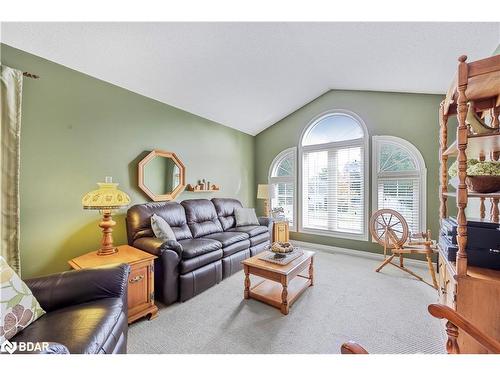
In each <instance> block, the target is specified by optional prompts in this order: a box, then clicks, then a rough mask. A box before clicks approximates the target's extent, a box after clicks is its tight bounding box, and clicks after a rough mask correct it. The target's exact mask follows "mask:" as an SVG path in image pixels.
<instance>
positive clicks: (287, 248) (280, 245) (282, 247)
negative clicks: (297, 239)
mask: <svg viewBox="0 0 500 375" xmlns="http://www.w3.org/2000/svg"><path fill="white" fill-rule="evenodd" d="M271 251H272V252H273V253H278V254H286V253H291V252H292V251H293V245H292V244H291V243H290V242H275V243H273V244H272V246H271Z"/></svg>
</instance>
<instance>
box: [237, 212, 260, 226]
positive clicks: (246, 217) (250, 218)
mask: <svg viewBox="0 0 500 375" xmlns="http://www.w3.org/2000/svg"><path fill="white" fill-rule="evenodd" d="M234 217H235V219H236V226H237V227H245V226H248V225H259V219H257V214H256V213H255V208H237V209H235V210H234Z"/></svg>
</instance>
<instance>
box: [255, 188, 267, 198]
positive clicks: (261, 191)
mask: <svg viewBox="0 0 500 375" xmlns="http://www.w3.org/2000/svg"><path fill="white" fill-rule="evenodd" d="M268 198H269V185H267V184H259V185H257V199H268Z"/></svg>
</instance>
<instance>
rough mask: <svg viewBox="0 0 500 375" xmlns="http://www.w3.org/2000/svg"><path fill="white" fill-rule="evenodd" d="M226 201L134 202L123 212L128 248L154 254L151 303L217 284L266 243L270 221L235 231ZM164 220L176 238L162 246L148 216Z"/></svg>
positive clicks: (170, 300) (231, 202) (232, 201)
mask: <svg viewBox="0 0 500 375" xmlns="http://www.w3.org/2000/svg"><path fill="white" fill-rule="evenodd" d="M238 207H242V204H241V203H240V201H238V200H236V199H230V198H214V199H212V200H208V199H188V200H184V201H182V202H180V203H178V202H154V203H145V204H138V205H135V206H132V207H130V208H129V210H128V212H127V235H128V243H129V245H131V246H134V247H137V248H139V249H141V250H144V251H147V252H149V253H151V254H154V255H157V256H158V259H156V260H155V293H156V299H158V300H160V301H162V302H163V303H165V304H167V305H169V304H171V303H174V302H176V301H186V300H187V299H189V298H191V297H193V296H195V295H197V294H199V293H201V292H203V291H204V290H206V289H208V288H210V287H212V286H214V285H215V284H218V283H219V282H220V281H221V280H222V279H224V278H226V277H229V276H230V275H232V274H233V273H235V272H237V271H239V270H241V268H242V266H241V261H242V260H244V259H246V258H249V257H250V256H253V255H255V254H257V253H260V252H262V251H263V250H265V248H266V247H267V246H268V245H269V242H270V227H271V224H272V223H271V219H269V218H259V223H260V225H249V226H242V227H236V220H235V217H234V210H235V208H238ZM153 214H157V215H158V216H161V217H162V218H163V219H165V220H166V221H167V223H168V224H169V225H170V227H171V228H172V230H173V232H174V234H175V237H176V240H175V241H167V242H162V240H160V239H159V238H157V237H155V236H154V234H153V230H152V229H151V216H152V215H153Z"/></svg>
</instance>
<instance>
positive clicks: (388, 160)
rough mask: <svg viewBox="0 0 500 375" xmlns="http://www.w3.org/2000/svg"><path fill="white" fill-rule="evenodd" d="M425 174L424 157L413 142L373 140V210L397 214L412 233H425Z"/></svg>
mask: <svg viewBox="0 0 500 375" xmlns="http://www.w3.org/2000/svg"><path fill="white" fill-rule="evenodd" d="M426 174H427V171H426V169H425V163H424V160H423V158H422V155H421V154H420V152H419V151H418V150H417V148H415V146H413V145H412V144H411V143H409V142H408V141H406V140H404V139H401V138H397V137H392V136H374V137H373V176H374V178H373V186H374V188H373V189H374V191H373V199H374V202H373V203H374V205H373V209H374V210H378V209H382V208H390V209H393V210H396V211H398V212H399V213H401V215H403V217H404V218H405V220H406V221H407V222H408V227H409V229H410V231H411V232H413V233H417V232H422V231H425V230H426V223H425V206H426V194H425V193H426V186H425V180H426Z"/></svg>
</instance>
